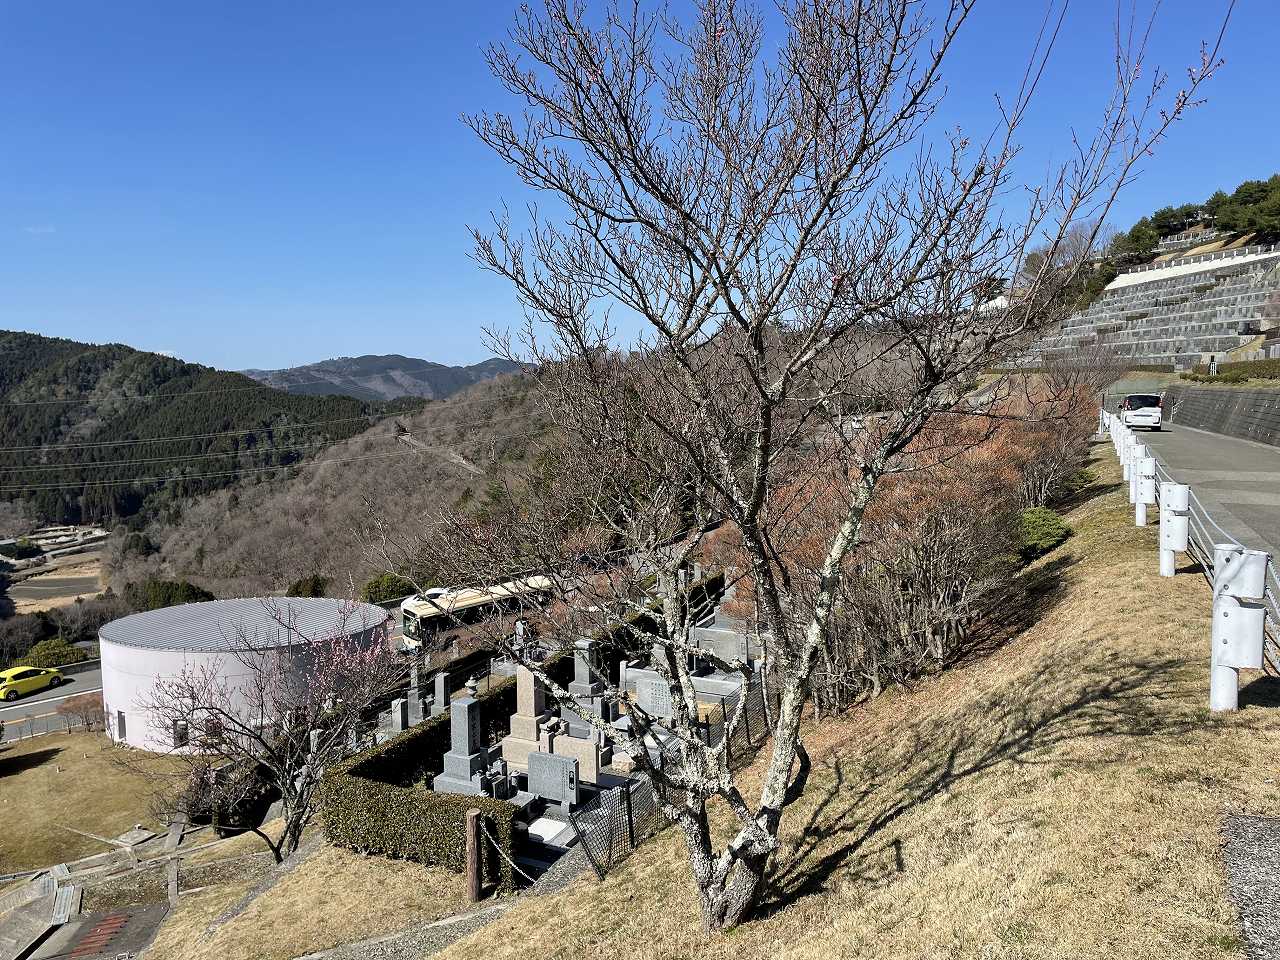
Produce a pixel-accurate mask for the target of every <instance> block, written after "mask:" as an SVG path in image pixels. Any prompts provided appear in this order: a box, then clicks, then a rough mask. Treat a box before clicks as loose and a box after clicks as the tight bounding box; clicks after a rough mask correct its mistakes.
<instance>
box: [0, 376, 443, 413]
mask: <svg viewBox="0 0 1280 960" xmlns="http://www.w3.org/2000/svg"><path fill="white" fill-rule="evenodd" d="M250 379H253V378H252V377H250ZM318 383H333V381H332V380H303V381H302V382H300V383H291V384H289V386H291V387H310V386H314V385H315V384H318ZM246 390H275V391H277V392H279V393H288V392H289V391H288V389H287V388H286V387H274V386H272V385H271V384H269V383H263V382H261V381H258V382H257V383H255V384H254V385H253V386H251V387H218V388H217V389H216V390H185V391H180V392H176V393H122V394H115V395H107V396H97V395H95V394H92V393H81V394H77V395H76V396H74V397H57V398H54V399H50V400H5V401H4V402H3V403H0V406H4V407H39V406H47V405H50V404H56V403H95V402H96V403H104V402H106V401H108V400H181V399H182V398H183V397H206V396H210V395H212V394H216V393H243V392H244V391H246ZM294 396H303V397H326V396H328V397H347V398H348V399H350V400H357V401H358V400H359V399H360V398H359V397H352V396H351V395H350V394H346V393H343V394H336V393H328V394H325V393H303V394H294ZM424 399H425V398H424Z"/></svg>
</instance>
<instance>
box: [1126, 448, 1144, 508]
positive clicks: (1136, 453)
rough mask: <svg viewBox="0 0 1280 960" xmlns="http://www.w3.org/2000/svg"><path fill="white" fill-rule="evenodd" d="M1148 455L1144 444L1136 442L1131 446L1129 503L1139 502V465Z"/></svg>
mask: <svg viewBox="0 0 1280 960" xmlns="http://www.w3.org/2000/svg"><path fill="white" fill-rule="evenodd" d="M1146 455H1147V448H1146V446H1145V445H1144V444H1142V443H1140V442H1139V441H1137V440H1134V441H1133V442H1132V443H1131V444H1129V473H1128V480H1129V502H1130V503H1137V502H1138V463H1139V462H1140V461H1141V460H1142V459H1143V458H1144V457H1145V456H1146Z"/></svg>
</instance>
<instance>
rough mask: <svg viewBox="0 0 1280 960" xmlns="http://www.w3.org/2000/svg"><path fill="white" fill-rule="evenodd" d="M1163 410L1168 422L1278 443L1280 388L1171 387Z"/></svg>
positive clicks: (1261, 441)
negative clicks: (1221, 388) (1222, 388)
mask: <svg viewBox="0 0 1280 960" xmlns="http://www.w3.org/2000/svg"><path fill="white" fill-rule="evenodd" d="M1164 412H1165V417H1166V418H1168V420H1169V422H1170V423H1175V424H1182V425H1183V426H1187V427H1197V428H1199V429H1201V430H1211V431H1213V432H1214V433H1223V434H1226V435H1227V436H1231V437H1242V438H1243V439H1245V440H1256V441H1258V442H1259V443H1269V444H1272V445H1274V446H1280V390H1215V389H1211V388H1206V387H1170V388H1169V389H1168V390H1167V391H1165V395H1164Z"/></svg>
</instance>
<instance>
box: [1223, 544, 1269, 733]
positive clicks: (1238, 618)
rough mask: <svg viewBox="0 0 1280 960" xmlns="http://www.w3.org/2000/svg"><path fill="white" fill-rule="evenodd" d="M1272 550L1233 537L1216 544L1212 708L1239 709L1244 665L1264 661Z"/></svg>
mask: <svg viewBox="0 0 1280 960" xmlns="http://www.w3.org/2000/svg"><path fill="white" fill-rule="evenodd" d="M1270 559H1271V557H1270V555H1269V554H1267V553H1265V552H1263V551H1261V550H1246V549H1245V548H1244V547H1242V546H1240V545H1238V544H1234V543H1218V544H1214V547H1213V627H1212V629H1211V631H1210V643H1211V645H1212V646H1211V649H1210V657H1209V709H1210V710H1213V711H1214V712H1221V711H1224V710H1235V709H1236V708H1237V707H1238V706H1239V700H1240V670H1241V668H1244V667H1248V668H1250V669H1253V670H1257V669H1258V668H1260V667H1261V666H1262V645H1263V631H1264V630H1265V628H1266V618H1267V608H1266V606H1265V605H1264V604H1262V603H1261V602H1260V601H1261V600H1262V597H1263V594H1264V592H1265V590H1266V578H1267V563H1268V561H1269V560H1270Z"/></svg>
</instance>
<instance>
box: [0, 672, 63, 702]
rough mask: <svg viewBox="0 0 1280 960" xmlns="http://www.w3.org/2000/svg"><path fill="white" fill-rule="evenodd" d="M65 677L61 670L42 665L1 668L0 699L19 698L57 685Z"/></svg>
mask: <svg viewBox="0 0 1280 960" xmlns="http://www.w3.org/2000/svg"><path fill="white" fill-rule="evenodd" d="M63 679H64V678H63V676H62V672H61V671H60V670H50V669H44V668H41V667H11V668H9V669H8V670H0V699H4V700H17V699H18V698H19V697H20V696H22V695H23V694H27V693H35V692H37V691H38V690H44V689H46V688H47V687H56V686H57V685H58V684H60V683H61V682H62V681H63Z"/></svg>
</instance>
